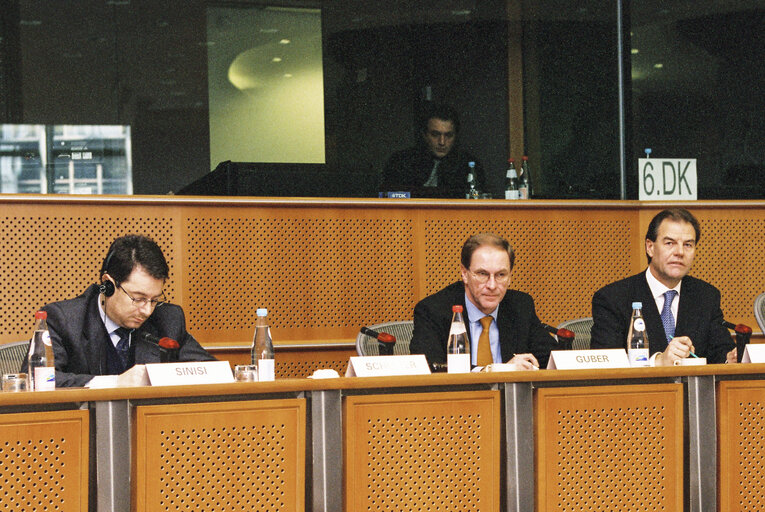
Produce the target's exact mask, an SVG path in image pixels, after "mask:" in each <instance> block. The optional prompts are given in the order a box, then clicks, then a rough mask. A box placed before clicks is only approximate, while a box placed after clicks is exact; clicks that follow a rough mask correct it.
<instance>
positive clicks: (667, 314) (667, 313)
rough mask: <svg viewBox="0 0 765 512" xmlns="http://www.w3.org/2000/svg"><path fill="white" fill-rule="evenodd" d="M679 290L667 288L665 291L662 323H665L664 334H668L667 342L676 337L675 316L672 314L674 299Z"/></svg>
mask: <svg viewBox="0 0 765 512" xmlns="http://www.w3.org/2000/svg"><path fill="white" fill-rule="evenodd" d="M675 295H677V291H675V290H667V291H666V292H664V307H663V308H662V309H661V323H662V324H664V334H666V335H667V343H669V342H670V341H672V338H674V337H675V317H674V316H672V300H674V298H675Z"/></svg>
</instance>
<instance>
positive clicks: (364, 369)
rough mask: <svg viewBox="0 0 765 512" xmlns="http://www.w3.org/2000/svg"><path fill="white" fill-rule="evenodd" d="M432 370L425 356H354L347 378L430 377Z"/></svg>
mask: <svg viewBox="0 0 765 512" xmlns="http://www.w3.org/2000/svg"><path fill="white" fill-rule="evenodd" d="M428 374H430V368H429V367H428V360H427V359H425V355H424V354H413V355H408V356H353V357H351V360H350V362H349V363H348V372H347V373H346V377H391V376H394V375H428Z"/></svg>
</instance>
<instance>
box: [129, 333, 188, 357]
mask: <svg viewBox="0 0 765 512" xmlns="http://www.w3.org/2000/svg"><path fill="white" fill-rule="evenodd" d="M136 338H137V339H138V341H143V342H144V343H148V344H149V345H152V346H154V347H157V349H159V362H160V363H171V362H174V361H177V360H178V349H179V348H181V346H180V344H179V343H178V342H177V341H175V340H174V339H172V338H168V337H167V336H165V337H163V338H159V337H157V336H154V335H153V334H151V333H149V332H145V331H141V332H138V333H136Z"/></svg>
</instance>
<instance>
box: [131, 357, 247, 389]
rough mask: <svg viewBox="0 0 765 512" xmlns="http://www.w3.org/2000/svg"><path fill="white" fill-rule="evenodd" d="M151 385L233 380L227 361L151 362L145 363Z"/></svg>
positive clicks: (226, 381)
mask: <svg viewBox="0 0 765 512" xmlns="http://www.w3.org/2000/svg"><path fill="white" fill-rule="evenodd" d="M146 371H147V372H148V374H149V382H151V385H152V386H185V385H189V384H225V383H228V382H234V376H233V374H232V373H231V367H230V366H229V364H228V361H201V362H187V363H151V364H147V365H146Z"/></svg>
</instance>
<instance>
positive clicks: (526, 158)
mask: <svg viewBox="0 0 765 512" xmlns="http://www.w3.org/2000/svg"><path fill="white" fill-rule="evenodd" d="M528 159H529V157H527V156H526V155H523V156H522V157H521V160H528Z"/></svg>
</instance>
